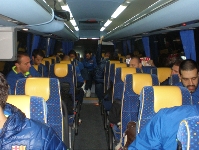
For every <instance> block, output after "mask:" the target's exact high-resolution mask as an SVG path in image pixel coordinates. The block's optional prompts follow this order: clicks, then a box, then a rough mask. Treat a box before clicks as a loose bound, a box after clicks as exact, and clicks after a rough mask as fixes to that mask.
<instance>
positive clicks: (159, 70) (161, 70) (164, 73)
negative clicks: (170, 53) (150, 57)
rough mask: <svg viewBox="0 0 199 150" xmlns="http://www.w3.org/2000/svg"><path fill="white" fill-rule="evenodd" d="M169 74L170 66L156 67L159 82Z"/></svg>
mask: <svg viewBox="0 0 199 150" xmlns="http://www.w3.org/2000/svg"><path fill="white" fill-rule="evenodd" d="M170 75H171V68H157V76H158V80H159V82H160V83H161V82H163V81H165V80H166V79H167V78H168V77H170Z"/></svg>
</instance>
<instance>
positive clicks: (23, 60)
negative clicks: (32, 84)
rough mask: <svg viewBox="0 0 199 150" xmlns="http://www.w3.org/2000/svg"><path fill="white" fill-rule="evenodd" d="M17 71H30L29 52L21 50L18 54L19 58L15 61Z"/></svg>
mask: <svg viewBox="0 0 199 150" xmlns="http://www.w3.org/2000/svg"><path fill="white" fill-rule="evenodd" d="M15 66H16V71H17V72H18V73H20V72H21V73H23V74H24V73H26V72H28V71H29V69H30V67H31V65H30V57H29V56H28V54H26V53H23V52H20V53H18V54H17V60H16V61H15Z"/></svg>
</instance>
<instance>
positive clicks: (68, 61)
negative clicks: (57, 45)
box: [60, 60, 71, 64]
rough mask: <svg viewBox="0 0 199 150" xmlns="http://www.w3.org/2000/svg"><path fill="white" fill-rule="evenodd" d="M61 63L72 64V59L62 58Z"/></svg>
mask: <svg viewBox="0 0 199 150" xmlns="http://www.w3.org/2000/svg"><path fill="white" fill-rule="evenodd" d="M60 64H71V61H70V60H62V61H60Z"/></svg>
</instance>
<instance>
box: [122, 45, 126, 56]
mask: <svg viewBox="0 0 199 150" xmlns="http://www.w3.org/2000/svg"><path fill="white" fill-rule="evenodd" d="M122 44H123V55H124V56H126V54H127V43H126V41H123V42H122Z"/></svg>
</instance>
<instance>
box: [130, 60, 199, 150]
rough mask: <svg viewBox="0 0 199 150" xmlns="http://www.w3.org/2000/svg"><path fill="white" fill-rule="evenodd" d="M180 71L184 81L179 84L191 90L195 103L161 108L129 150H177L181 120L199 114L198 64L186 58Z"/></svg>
mask: <svg viewBox="0 0 199 150" xmlns="http://www.w3.org/2000/svg"><path fill="white" fill-rule="evenodd" d="M179 73H180V78H181V82H182V83H179V84H178V85H183V86H184V87H186V88H187V89H188V90H189V92H190V93H191V95H192V101H193V104H195V105H193V106H189V105H187V106H179V107H173V108H165V109H161V110H160V111H159V112H158V113H157V114H156V115H155V116H154V117H153V118H152V119H151V121H149V123H148V124H147V125H146V126H145V127H144V128H143V129H142V130H141V132H140V133H139V134H138V135H137V136H136V140H135V141H134V142H133V143H132V144H131V145H130V146H129V150H135V149H138V150H140V149H141V150H144V149H165V150H167V149H169V150H176V147H177V142H176V135H177V131H178V127H179V124H180V122H181V121H182V120H183V119H184V118H187V117H193V116H198V115H199V105H198V102H199V90H198V65H197V63H196V62H195V61H194V60H191V59H187V60H184V61H182V62H181V64H180V67H179ZM173 96H175V95H173Z"/></svg>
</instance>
